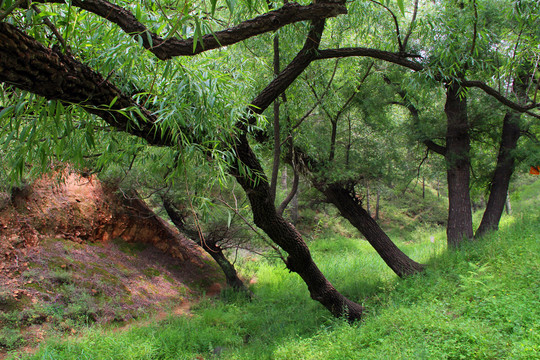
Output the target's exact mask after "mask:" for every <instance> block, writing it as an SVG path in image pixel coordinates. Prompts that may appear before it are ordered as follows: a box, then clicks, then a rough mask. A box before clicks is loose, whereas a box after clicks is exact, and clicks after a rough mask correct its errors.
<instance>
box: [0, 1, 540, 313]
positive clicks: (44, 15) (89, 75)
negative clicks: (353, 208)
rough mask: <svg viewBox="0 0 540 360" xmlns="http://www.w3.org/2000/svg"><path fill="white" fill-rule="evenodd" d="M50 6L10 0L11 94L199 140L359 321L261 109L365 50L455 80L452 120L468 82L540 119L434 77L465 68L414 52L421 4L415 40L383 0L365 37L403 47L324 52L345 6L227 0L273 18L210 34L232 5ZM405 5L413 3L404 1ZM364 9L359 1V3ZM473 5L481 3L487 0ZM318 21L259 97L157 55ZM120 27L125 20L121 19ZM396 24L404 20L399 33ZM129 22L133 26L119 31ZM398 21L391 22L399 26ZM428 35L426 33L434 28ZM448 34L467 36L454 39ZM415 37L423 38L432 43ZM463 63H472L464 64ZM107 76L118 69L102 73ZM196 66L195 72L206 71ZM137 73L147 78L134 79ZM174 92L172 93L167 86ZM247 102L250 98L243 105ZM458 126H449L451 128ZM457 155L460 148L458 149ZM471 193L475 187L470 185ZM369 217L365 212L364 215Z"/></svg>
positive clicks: (261, 217) (330, 301)
mask: <svg viewBox="0 0 540 360" xmlns="http://www.w3.org/2000/svg"><path fill="white" fill-rule="evenodd" d="M41 2H42V3H47V4H49V3H54V4H59V5H47V9H48V10H51V11H47V12H41V13H39V11H38V10H39V9H38V10H36V7H35V6H34V7H32V8H31V9H28V10H26V14H25V15H26V16H23V15H22V14H21V12H19V11H18V10H17V11H15V12H13V11H14V9H15V8H16V7H17V6H19V5H27V4H26V3H24V4H23V2H22V1H18V2H15V3H12V2H2V9H4V12H3V13H2V15H1V18H0V20H4V19H7V21H2V22H0V69H1V72H0V82H2V83H4V84H5V89H6V91H8V92H11V91H12V90H11V89H13V88H16V89H20V90H24V91H28V92H30V93H32V94H36V95H38V96H40V97H43V98H45V99H47V100H54V101H49V102H44V103H42V104H41V105H40V106H41V108H34V109H33V110H32V111H33V114H34V116H36V114H38V113H39V112H40V111H42V109H43V108H45V107H55V108H58V109H64V110H62V111H57V112H56V114H58V115H59V117H60V118H61V119H62V120H65V121H69V122H75V121H78V120H79V119H81V118H83V116H84V115H81V114H80V113H78V115H77V118H76V120H75V119H74V118H70V117H69V116H66V114H67V112H66V111H65V107H67V108H68V109H69V110H70V111H72V110H74V109H76V108H79V109H82V110H84V112H86V113H88V114H92V115H94V116H97V117H99V118H101V119H102V120H103V121H104V122H105V123H103V122H99V121H98V120H96V119H95V118H94V117H89V120H88V123H91V124H93V126H94V129H95V128H96V127H100V128H103V127H105V128H106V129H110V128H115V129H116V130H119V131H122V132H127V133H129V134H131V135H134V136H137V137H139V138H141V139H144V140H145V141H146V142H147V143H148V144H149V145H153V146H163V147H170V148H174V149H178V150H180V149H193V148H197V149H198V150H199V151H201V152H202V153H203V154H205V155H206V156H207V157H208V158H210V159H212V161H214V162H216V163H217V164H218V165H217V166H218V167H221V168H222V169H223V170H224V171H226V172H228V173H229V174H230V175H232V176H233V177H234V178H235V179H236V180H237V182H238V183H239V184H240V185H241V186H242V188H243V189H244V191H245V193H246V195H247V197H248V199H249V201H250V203H251V210H252V213H253V219H254V222H255V224H256V225H257V226H258V227H260V228H261V229H262V230H263V231H264V232H265V233H266V234H267V235H268V236H269V237H270V238H271V239H272V241H274V242H275V243H276V244H277V245H278V246H280V247H281V248H282V249H283V250H284V251H286V252H287V253H288V257H287V260H286V265H287V267H288V268H289V269H290V270H291V271H293V272H296V273H298V274H299V275H300V276H301V277H302V279H303V280H304V281H305V282H306V284H307V286H308V289H309V291H310V294H311V296H312V298H314V299H316V300H317V301H319V302H321V303H322V304H323V305H324V306H325V307H326V308H327V309H328V310H329V311H331V312H332V314H334V315H335V316H342V315H344V314H345V315H346V316H347V318H348V319H349V320H355V319H359V318H360V317H361V316H362V311H363V308H362V307H361V306H360V305H359V304H356V303H354V302H352V301H350V300H349V299H347V298H346V297H344V296H343V295H342V294H340V293H339V292H338V291H337V290H336V289H335V288H334V287H333V286H332V284H330V282H328V280H327V279H326V278H325V277H324V275H323V274H322V273H321V272H320V270H319V269H318V268H317V266H316V265H315V263H314V262H313V260H312V258H311V255H310V252H309V249H308V247H307V245H306V244H305V242H304V241H303V239H302V237H301V235H300V234H299V233H298V232H297V231H296V229H295V228H294V226H292V225H291V224H290V223H288V222H286V221H285V220H284V219H283V217H282V216H281V215H280V214H279V212H278V211H276V208H275V204H274V192H273V190H272V188H271V186H270V185H271V184H270V183H269V181H268V180H267V178H266V175H265V174H264V170H263V167H262V165H261V163H260V161H259V159H258V157H257V155H256V154H255V152H254V151H253V149H252V147H251V144H250V138H251V137H252V134H255V135H257V134H259V131H257V130H258V129H259V128H260V127H261V121H259V120H260V117H259V116H260V115H261V114H263V112H264V111H265V109H267V108H268V107H269V106H270V104H272V103H273V102H274V101H275V100H276V99H277V98H278V97H279V96H280V95H281V94H283V93H284V91H285V90H286V89H288V88H289V86H290V85H291V84H293V82H294V81H295V80H296V79H297V78H298V77H299V76H300V75H301V74H302V73H304V71H305V70H306V68H307V67H308V66H309V65H310V64H311V63H312V62H313V61H323V60H326V59H331V58H341V57H351V56H355V57H371V58H373V59H379V60H383V61H386V62H389V63H394V64H396V65H399V66H401V67H404V68H408V69H411V70H413V71H415V72H417V73H420V74H422V73H427V74H428V75H430V76H432V78H433V79H434V80H436V81H438V82H441V83H444V84H446V85H447V86H448V89H450V90H449V92H448V94H449V95H448V102H449V106H448V111H447V114H450V116H449V117H450V118H452V119H454V117H453V114H454V108H455V109H457V110H459V111H462V109H463V107H464V106H465V102H464V101H463V98H462V97H460V96H463V95H464V91H463V89H464V88H472V87H475V88H479V89H481V90H483V91H484V92H485V93H487V94H488V95H490V96H493V97H494V98H496V99H497V100H498V101H501V102H502V103H504V104H505V105H507V106H509V107H511V108H512V109H514V110H516V111H519V112H526V113H528V114H530V115H532V116H537V117H538V116H539V115H537V114H536V113H535V112H533V111H532V110H533V109H535V108H536V107H537V106H538V104H536V103H535V102H533V103H532V104H529V105H526V106H523V105H521V104H518V103H516V102H514V101H511V100H509V99H508V98H506V97H505V96H503V95H502V94H501V93H500V92H499V91H497V90H495V89H494V88H492V87H490V86H488V85H487V84H486V83H485V82H483V81H479V80H474V81H471V80H468V79H467V78H466V77H465V74H462V75H459V74H458V72H455V71H454V72H453V73H452V74H450V76H448V74H446V73H444V72H442V73H439V72H437V73H435V74H434V75H433V73H432V71H433V70H434V69H437V70H438V69H446V70H448V69H455V66H454V67H452V65H453V64H454V61H453V60H452V61H450V62H449V63H446V64H443V65H444V66H438V63H439V62H440V61H439V62H437V61H434V62H431V63H430V61H427V60H426V59H424V58H423V57H422V55H418V54H411V53H407V49H408V47H407V44H411V43H413V40H412V38H410V36H412V35H411V34H412V31H413V28H414V24H415V20H414V19H415V18H416V13H417V9H418V6H417V5H418V4H417V3H416V2H415V6H414V9H415V10H414V12H413V14H414V15H413V17H412V19H411V25H410V26H409V30H408V31H407V33H406V34H405V36H403V35H402V34H401V33H400V31H399V23H400V21H399V20H398V17H397V16H396V15H395V13H394V12H392V11H391V9H390V7H388V6H386V5H382V4H379V3H377V2H373V3H374V4H376V5H377V8H378V9H379V10H380V11H382V12H384V13H386V12H388V13H390V14H391V15H392V20H391V21H389V20H385V21H386V22H387V23H388V24H390V26H385V27H382V28H381V29H382V32H384V36H381V34H377V33H373V31H374V30H371V31H372V33H369V34H368V33H366V36H369V37H370V38H372V39H373V44H375V45H376V46H380V47H381V48H383V49H387V48H390V46H392V43H391V42H390V41H387V40H388V39H390V38H391V39H397V45H398V48H397V52H392V51H387V50H379V49H372V48H365V47H352V48H336V49H332V48H325V49H320V45H321V38H322V35H323V32H324V29H325V19H326V18H331V17H335V16H337V15H339V14H345V13H346V12H347V9H346V8H345V5H344V3H342V2H317V3H313V4H310V5H306V6H302V5H298V4H294V3H286V4H285V5H284V6H282V7H280V8H277V9H276V10H271V11H270V10H269V9H268V5H267V3H264V2H262V3H257V4H254V3H253V2H247V3H246V4H237V7H236V8H235V9H232V6H233V4H232V3H231V2H227V4H228V6H229V7H231V9H229V10H230V14H232V15H233V17H234V18H238V17H240V18H245V16H246V14H252V13H254V12H263V14H262V15H260V16H258V17H255V18H252V19H250V20H246V21H241V22H239V23H238V24H237V25H235V26H231V27H229V28H226V29H224V30H221V31H209V30H208V29H209V27H210V26H211V25H214V26H216V25H217V24H223V22H225V26H226V25H227V23H226V21H223V20H221V19H220V16H218V15H221V14H222V13H221V12H224V13H226V12H227V11H226V10H227V9H222V8H220V7H218V6H217V2H216V1H211V2H210V4H205V3H197V4H192V5H193V7H188V6H187V5H186V8H184V9H178V8H176V3H174V2H171V3H166V4H155V3H152V4H146V3H134V4H132V5H126V7H124V8H122V7H120V6H118V5H114V4H111V3H109V2H107V1H105V0H91V1H78V0H77V1H72V2H70V3H68V4H64V1H60V0H58V1H41ZM398 3H399V4H400V5H403V2H402V1H398ZM11 5H13V6H11ZM160 5H164V6H160ZM364 5H365V6H364ZM380 5H382V6H380ZM206 6H207V7H206ZM354 6H356V4H353V7H354ZM362 6H364V7H365V8H362ZM401 7H403V6H401ZM472 8H474V9H476V3H474V5H473V6H472ZM469 9H470V8H468V10H467V11H469ZM82 10H84V11H82ZM354 10H355V11H358V14H359V16H349V17H344V20H343V21H342V22H340V21H336V22H335V23H332V25H331V26H330V28H331V29H332V30H335V31H336V32H338V31H339V30H340V29H342V28H343V29H345V28H347V27H350V24H352V23H355V24H358V22H361V21H362V19H363V17H364V16H366V17H368V16H371V15H372V12H373V8H372V7H371V4H362V5H360V6H359V8H354ZM473 13H474V12H473ZM180 14H181V16H179V15H180ZM49 16H52V17H54V16H57V17H58V20H59V21H57V25H54V24H52V22H51V21H49V22H46V21H45V24H46V25H47V27H48V28H49V29H50V30H45V29H43V28H42V27H40V26H38V25H37V24H40V22H41V21H42V20H43V19H48V17H49ZM458 18H459V17H458ZM172 19H175V20H172ZM214 19H215V20H214ZM307 20H309V21H311V22H310V25H309V26H308V29H306V30H305V31H296V33H297V34H296V36H294V37H292V38H293V40H291V44H293V45H294V44H295V43H296V42H298V41H300V37H299V36H297V35H298V33H301V34H306V33H307V35H305V36H302V39H303V40H302V41H303V45H302V47H301V49H300V50H299V51H297V52H296V51H295V52H296V55H294V58H293V59H292V61H290V62H289V64H288V65H287V66H285V67H284V68H283V70H281V71H279V74H277V75H276V76H275V77H274V78H273V79H272V80H271V81H270V82H269V83H268V84H267V85H266V86H265V87H264V88H263V89H262V90H261V91H259V92H258V93H257V94H255V95H254V96H253V97H252V99H251V101H249V100H247V99H248V96H249V95H252V94H246V93H248V91H236V92H234V89H233V87H232V86H229V87H226V89H227V90H228V91H230V92H232V93H233V94H232V95H231V97H230V98H226V99H223V98H220V96H223V94H222V93H220V92H219V91H220V89H219V88H218V87H217V86H216V82H217V81H219V79H221V78H223V77H228V78H229V79H231V81H233V79H234V78H235V77H234V76H231V75H227V74H226V72H222V73H219V74H218V71H217V70H216V69H215V68H214V67H213V66H212V64H211V63H212V62H218V61H219V60H218V59H212V61H205V60H206V59H204V58H202V59H201V60H200V62H199V63H196V66H194V67H192V68H188V69H186V66H187V65H186V64H185V63H181V62H180V61H172V60H169V61H168V62H166V63H165V64H164V65H160V64H161V63H160V62H159V61H157V59H159V60H168V59H175V58H177V57H179V56H194V55H196V54H202V53H207V52H208V51H209V50H212V49H222V51H225V50H224V49H225V47H228V46H230V45H233V44H235V43H240V42H243V43H244V44H245V43H247V42H249V40H247V39H249V38H252V37H254V36H259V37H262V36H264V35H263V34H265V33H268V32H271V31H276V30H278V29H283V28H284V27H285V26H286V25H289V24H294V23H298V22H300V21H307ZM349 21H350V23H349V24H347V22H349ZM401 21H403V20H401ZM111 23H112V24H115V25H114V26H111ZM473 23H474V24H476V23H477V22H476V21H473ZM58 24H61V25H62V26H63V27H62V30H63V31H62V32H60V31H58V29H56V27H55V26H58ZM96 24H97V26H96ZM392 25H395V28H394V30H395V32H394V33H392V27H391V26H392ZM118 28H120V29H121V30H122V31H118ZM352 28H354V27H352ZM180 29H181V31H180ZM372 29H373V27H372ZM387 29H390V32H388V31H387ZM474 29H476V25H474ZM375 31H378V30H375ZM179 33H181V34H179ZM203 33H206V35H203ZM475 33H476V31H475ZM30 34H31V35H30ZM126 35H127V36H126ZM423 35H424V38H425V37H426V36H428V34H427V32H425V33H424V34H423ZM66 39H67V40H66ZM339 39H340V41H341V40H343V41H348V40H349V39H350V38H348V37H346V36H340V37H339ZM409 39H411V40H409ZM439 39H447V40H448V41H454V42H456V43H457V42H458V41H457V40H456V39H455V38H451V37H446V38H445V37H440V38H439ZM473 39H476V36H473ZM126 40H127V41H126ZM131 40H134V41H131ZM356 40H357V39H355V41H356ZM458 40H459V39H458ZM475 41H476V40H473V45H472V46H471V47H470V48H471V49H473V50H474V49H476V46H474V42H475ZM53 43H58V44H59V45H58V44H53ZM426 44H427V45H426V46H427V47H428V49H426V50H425V51H428V52H429V51H431V50H432V49H433V47H431V48H430V47H429V46H431V45H432V43H431V42H429V41H428V42H426ZM79 45H80V46H79ZM87 45H88V46H87ZM416 45H418V46H421V45H422V43H421V42H420V43H418V44H415V46H416ZM138 46H141V47H144V48H145V49H147V50H148V52H146V53H142V52H140V50H137V47H138ZM94 47H96V48H97V49H94ZM291 47H292V45H291ZM227 50H228V49H227ZM472 52H473V51H471V53H472ZM456 53H459V52H456ZM150 54H153V56H150ZM156 58H157V59H156ZM471 58H472V57H471ZM79 59H82V61H81V60H79ZM452 59H454V58H453V57H452ZM467 59H469V58H467ZM194 61H197V60H194ZM220 65H221V66H224V67H225V68H226V69H228V70H229V69H230V68H233V67H234V66H235V64H226V63H225V62H222V63H221V64H220ZM160 66H161V67H160ZM146 68H152V69H153V70H156V69H159V72H160V74H161V76H155V77H153V79H151V81H149V79H148V77H147V76H144V75H143V74H145V71H143V70H146V71H147V69H146ZM195 68H196V69H195ZM96 69H99V70H100V71H97V70H96ZM458 69H460V70H461V68H460V67H458ZM213 71H215V72H213ZM101 73H103V74H108V75H106V76H103V75H101ZM192 73H196V74H197V76H198V77H197V76H193V75H192ZM136 77H138V78H137V81H133V79H134V78H136ZM263 80H264V76H259V77H258V78H257V79H256V80H255V81H254V82H261V81H263ZM116 83H117V84H118V85H116ZM165 89H172V90H171V91H169V92H167V91H166V90H165ZM209 89H210V90H209ZM216 94H219V95H220V96H216ZM229 100H230V101H229ZM238 100H240V101H238ZM231 103H232V104H236V103H238V104H239V106H237V107H234V106H231ZM247 103H249V104H250V105H249V106H247V107H246V106H243V105H244V104H247ZM19 105H20V104H19ZM20 107H21V106H17V105H14V104H13V103H10V104H9V106H6V109H4V110H3V112H2V115H3V118H5V117H8V116H10V115H11V114H13V113H14V112H16V111H17V110H18V109H20ZM22 107H24V105H23V106H22ZM214 118H219V119H220V120H221V122H214V121H212V120H213V119H214ZM35 119H37V121H36V124H38V123H39V122H41V121H45V118H39V117H36V118H35ZM463 119H464V118H463V116H462V115H459V114H458V116H456V117H455V120H456V122H455V124H456V125H457V126H458V127H459V126H460V122H463ZM57 120H58V119H57ZM465 120H466V119H465ZM453 121H454V120H451V121H449V124H450V123H452V124H453V123H454V122H453ZM450 127H451V126H450V125H449V129H450ZM458 130H459V129H458ZM30 131H31V130H30ZM452 131H453V130H451V131H450V134H449V138H450V142H452V141H453V139H452V138H451V137H452V136H453V134H452ZM460 134H461V132H460ZM15 135H16V136H17V137H18V139H19V140H22V141H25V140H26V139H25V137H26V134H22V133H21V134H17V133H16V132H15ZM22 135H25V136H22ZM32 136H35V135H32ZM89 136H90V138H89V139H88V141H87V142H89V143H91V142H92V140H91V132H90V134H89ZM465 136H466V135H465ZM463 140H467V139H457V142H456V149H457V151H456V152H455V153H456V154H457V155H458V156H456V158H452V159H450V160H451V161H452V162H450V164H451V165H450V166H449V169H451V168H452V166H453V165H452V164H454V162H456V164H457V163H459V166H462V165H466V164H467V161H468V160H467V158H466V157H464V156H461V154H462V153H463V152H464V151H465V152H466V150H467V147H466V146H465V147H462V146H461V144H462V143H464V144H465V145H466V142H467V141H463ZM458 143H459V144H458ZM457 145H459V146H457ZM447 146H449V144H447ZM450 147H452V144H450ZM448 152H449V153H450V154H453V152H452V151H451V149H449V151H448ZM461 162H463V164H461ZM171 166H172V165H171ZM23 167H24V166H23ZM452 171H453V170H452ZM467 171H468V170H467ZM449 172H450V170H449ZM457 174H458V175H459V176H461V175H463V177H465V176H466V175H467V174H466V171H464V170H463V171H461V170H460V171H458V172H457ZM463 179H464V178H463ZM461 180H462V179H461V178H460V179H459V181H457V182H456V183H459V184H460V186H461V187H460V188H463V189H465V187H464V186H463V184H464V182H463V181H461ZM466 190H467V193H468V189H466ZM339 191H340V192H341V190H339ZM453 194H455V192H453ZM452 196H454V195H452ZM460 204H461V205H460V209H457V210H458V211H457V212H451V214H453V213H456V214H461V213H462V210H463V211H466V209H462V208H461V207H463V206H466V201H463V202H460ZM454 210H455V209H454ZM358 215H362V214H361V213H360V214H356V215H355V216H358ZM450 216H452V215H450ZM465 216H468V214H465ZM467 221H468V220H467ZM449 222H450V221H449ZM458 225H459V223H458ZM466 230H467V231H468V229H466ZM454 233H455V234H456V238H455V239H449V241H450V242H451V243H453V242H456V243H457V242H459V241H460V240H461V239H459V236H461V235H462V234H465V233H466V231H465V232H464V231H463V228H458V229H456V231H455V232H452V234H454ZM452 236H454V235H452Z"/></svg>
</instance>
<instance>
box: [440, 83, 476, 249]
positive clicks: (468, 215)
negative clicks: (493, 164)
mask: <svg viewBox="0 0 540 360" xmlns="http://www.w3.org/2000/svg"><path fill="white" fill-rule="evenodd" d="M444 112H445V113H446V119H447V131H446V154H445V156H446V167H447V177H448V226H447V228H446V235H447V241H448V246H449V247H452V248H456V247H458V246H459V245H460V244H461V242H462V241H463V240H464V239H472V238H473V229H472V211H471V199H470V193H469V182H470V172H469V167H470V159H469V151H470V137H469V123H468V119H467V99H466V98H465V94H464V93H463V92H461V90H460V87H459V84H456V83H453V84H451V85H449V86H448V88H447V91H446V105H445V107H444Z"/></svg>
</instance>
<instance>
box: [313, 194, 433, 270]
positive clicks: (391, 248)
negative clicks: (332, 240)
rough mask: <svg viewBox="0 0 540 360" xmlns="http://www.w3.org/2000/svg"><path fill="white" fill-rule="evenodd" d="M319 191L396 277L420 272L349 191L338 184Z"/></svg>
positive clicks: (417, 266)
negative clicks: (359, 233) (364, 239)
mask: <svg viewBox="0 0 540 360" xmlns="http://www.w3.org/2000/svg"><path fill="white" fill-rule="evenodd" d="M319 190H320V191H321V192H322V193H323V194H324V195H325V196H326V199H327V200H328V201H329V202H331V203H332V204H334V206H335V207H336V208H337V209H338V210H339V212H340V214H341V215H342V216H343V217H344V218H346V219H347V220H349V222H350V223H351V225H353V226H354V227H355V228H357V229H358V230H359V231H360V232H361V233H362V235H364V236H365V238H366V239H367V241H368V242H369V243H370V244H371V246H373V248H374V249H375V250H376V251H377V253H378V254H379V256H380V257H381V258H382V259H383V260H384V262H385V263H386V264H387V265H388V266H389V267H390V268H391V269H392V270H393V271H394V272H395V273H396V274H397V275H398V276H400V277H404V276H407V275H412V274H415V273H418V272H421V271H422V269H423V265H421V264H419V263H417V262H415V261H414V260H412V259H411V258H409V257H408V256H407V255H406V254H405V253H403V252H402V251H401V250H400V249H399V248H398V247H397V246H396V244H394V243H393V242H392V240H390V238H389V237H388V235H386V233H385V232H384V231H383V230H382V229H381V227H380V226H379V225H378V224H377V222H376V221H375V220H373V218H372V217H371V216H370V215H369V214H368V213H367V212H366V210H364V208H363V207H362V205H360V203H359V201H358V199H356V197H355V196H354V195H353V194H351V192H350V191H348V190H347V189H345V188H344V187H343V186H341V185H339V184H330V185H326V186H321V187H319Z"/></svg>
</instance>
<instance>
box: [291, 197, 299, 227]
mask: <svg viewBox="0 0 540 360" xmlns="http://www.w3.org/2000/svg"><path fill="white" fill-rule="evenodd" d="M299 193H300V188H297V189H296V192H295V193H294V197H293V198H292V202H291V221H292V223H293V224H294V225H296V224H297V223H298V194H299Z"/></svg>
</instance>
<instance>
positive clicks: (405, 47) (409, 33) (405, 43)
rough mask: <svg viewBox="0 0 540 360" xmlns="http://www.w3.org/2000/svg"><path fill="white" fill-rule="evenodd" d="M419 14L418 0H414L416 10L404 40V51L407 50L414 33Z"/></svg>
mask: <svg viewBox="0 0 540 360" xmlns="http://www.w3.org/2000/svg"><path fill="white" fill-rule="evenodd" d="M417 14H418V0H414V10H413V15H412V19H411V23H410V24H409V30H408V31H407V35H405V39H404V40H403V51H406V50H407V43H408V42H409V37H410V36H411V34H412V31H413V28H414V22H415V21H416V15H417Z"/></svg>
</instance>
